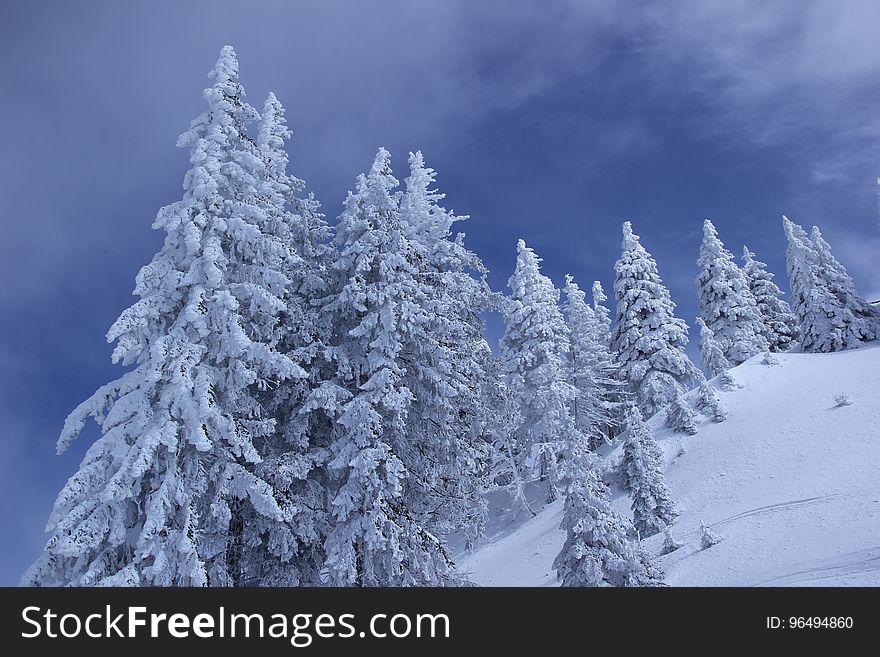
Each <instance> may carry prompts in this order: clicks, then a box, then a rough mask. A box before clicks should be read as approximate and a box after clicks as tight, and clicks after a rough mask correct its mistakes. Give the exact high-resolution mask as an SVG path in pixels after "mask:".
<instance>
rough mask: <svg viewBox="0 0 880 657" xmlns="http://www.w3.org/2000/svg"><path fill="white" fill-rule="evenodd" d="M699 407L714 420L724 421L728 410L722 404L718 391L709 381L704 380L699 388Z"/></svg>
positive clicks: (697, 404)
mask: <svg viewBox="0 0 880 657" xmlns="http://www.w3.org/2000/svg"><path fill="white" fill-rule="evenodd" d="M696 406H697V409H698V410H699V411H700V412H701V413H703V414H704V415H706V416H708V417H709V418H710V419H711V420H712V421H713V422H724V420H726V419H727V411H726V410H725V409H724V407H723V406H722V405H721V400H720V399H719V398H718V393H716V392H715V389H714V388H713V387H712V384H711V383H709V382H708V381H703V383H701V384H700V387H699V388H698V389H697V403H696Z"/></svg>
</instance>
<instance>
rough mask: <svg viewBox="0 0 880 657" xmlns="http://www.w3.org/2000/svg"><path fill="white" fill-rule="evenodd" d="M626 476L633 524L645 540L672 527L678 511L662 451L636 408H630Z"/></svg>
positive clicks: (624, 452) (625, 448)
mask: <svg viewBox="0 0 880 657" xmlns="http://www.w3.org/2000/svg"><path fill="white" fill-rule="evenodd" d="M625 436H626V437H625V439H624V443H623V473H624V478H625V482H626V487H627V489H628V490H629V492H630V497H631V498H632V511H633V525H634V526H635V528H636V529H637V530H638V531H639V535H640V536H641V538H647V537H648V536H653V535H654V534H656V533H657V532H659V531H660V530H662V529H663V528H664V527H665V526H667V525H670V524H672V522H673V521H674V520H675V519H676V518H677V517H678V511H677V510H676V509H675V504H674V503H673V502H672V495H671V494H670V492H669V488H668V487H667V486H666V480H665V477H664V476H663V470H662V468H661V465H660V462H661V452H660V448H659V447H658V446H657V443H656V442H654V437H653V436H652V435H651V432H650V431H649V430H648V427H646V426H645V422H644V420H643V419H642V414H641V413H640V412H639V409H638V408H636V407H634V406H633V407H631V408H629V409H627V413H626V434H625Z"/></svg>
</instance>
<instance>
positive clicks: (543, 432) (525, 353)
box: [501, 240, 577, 500]
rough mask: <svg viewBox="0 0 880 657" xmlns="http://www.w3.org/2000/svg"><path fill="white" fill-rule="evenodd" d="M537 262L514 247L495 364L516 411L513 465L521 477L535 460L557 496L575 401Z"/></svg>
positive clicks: (561, 332)
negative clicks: (518, 412)
mask: <svg viewBox="0 0 880 657" xmlns="http://www.w3.org/2000/svg"><path fill="white" fill-rule="evenodd" d="M540 262H541V260H540V258H538V256H537V255H535V252H534V251H532V250H531V249H530V248H528V247H527V246H526V243H525V242H524V241H523V240H520V241H519V243H518V245H517V260H516V269H515V271H514V273H513V275H512V276H511V277H510V280H509V282H508V285H509V286H510V289H511V291H512V295H511V299H510V301H509V305H508V308H507V312H506V313H505V320H506V324H507V328H506V330H505V332H504V335H503V336H502V338H501V360H502V362H503V363H504V366H505V371H506V381H507V386H508V387H509V388H510V390H511V393H512V394H513V395H514V398H515V400H516V403H517V405H518V406H519V407H520V409H521V413H522V424H521V425H520V426H519V427H518V428H517V430H516V432H515V434H514V440H515V454H516V460H517V463H518V464H519V467H520V469H521V471H522V472H523V473H524V474H525V473H527V471H528V469H529V465H530V463H531V462H532V461H533V460H535V461H536V462H537V463H536V466H535V467H536V469H537V470H538V472H537V473H536V474H538V475H539V476H540V478H541V479H544V480H547V481H548V483H549V486H550V495H549V497H550V499H551V500H552V499H555V497H556V495H557V490H556V486H557V481H558V478H559V473H558V472H557V470H556V465H557V459H558V455H559V454H560V452H561V450H562V446H563V441H564V439H565V437H566V436H567V435H568V434H569V433H570V432H572V431H573V430H574V425H573V421H572V417H571V413H570V408H571V405H572V403H573V402H574V400H575V399H576V397H577V391H576V390H575V388H574V386H573V385H571V383H569V382H568V380H567V377H566V372H565V358H566V357H567V355H568V353H569V349H570V344H569V340H568V334H567V329H566V326H565V321H564V320H563V317H562V313H561V312H560V310H559V307H558V302H559V291H558V290H557V289H556V288H555V287H553V283H552V282H551V281H550V279H549V278H547V277H546V276H544V275H543V274H541V270H540Z"/></svg>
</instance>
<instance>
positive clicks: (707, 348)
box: [697, 317, 736, 390]
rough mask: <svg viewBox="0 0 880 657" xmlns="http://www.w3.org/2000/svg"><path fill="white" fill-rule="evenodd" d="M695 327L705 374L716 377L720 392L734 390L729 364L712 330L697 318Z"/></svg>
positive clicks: (734, 382)
mask: <svg viewBox="0 0 880 657" xmlns="http://www.w3.org/2000/svg"><path fill="white" fill-rule="evenodd" d="M697 326H699V328H700V358H701V359H702V361H703V367H704V368H705V369H706V373H707V374H708V375H709V376H710V377H714V376H717V377H718V381H719V383H720V385H721V389H722V390H732V389H734V388H735V387H736V381H735V380H734V378H733V375H732V374H731V373H730V362H729V361H728V360H727V358H725V356H724V352H723V351H722V350H721V345H719V344H718V341H717V340H715V335H714V334H713V333H712V329H710V328H709V327H708V326H706V322H704V321H703V318H702V317H697Z"/></svg>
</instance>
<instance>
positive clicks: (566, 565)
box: [553, 438, 663, 586]
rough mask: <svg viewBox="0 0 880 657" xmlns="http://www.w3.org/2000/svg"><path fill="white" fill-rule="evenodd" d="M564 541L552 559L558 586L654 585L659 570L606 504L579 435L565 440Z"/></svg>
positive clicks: (627, 524) (593, 461)
mask: <svg viewBox="0 0 880 657" xmlns="http://www.w3.org/2000/svg"><path fill="white" fill-rule="evenodd" d="M566 461H567V462H568V464H569V466H568V468H569V469H568V477H567V488H566V495H565V509H564V515H563V519H562V529H564V530H565V532H566V539H565V544H564V545H563V546H562V550H561V551H560V552H559V554H558V555H557V556H556V559H555V560H554V562H553V568H554V569H555V570H556V573H557V576H558V578H559V580H560V582H561V583H562V586H657V585H660V584H661V583H662V579H663V573H662V571H660V569H659V568H658V567H657V566H656V565H655V564H654V562H653V561H652V560H651V558H650V557H649V555H648V554H647V553H646V552H645V551H644V550H641V549H640V547H639V545H638V543H637V542H636V541H635V540H634V538H635V537H634V534H635V529H634V528H633V526H632V524H631V523H630V522H629V521H628V520H626V519H625V518H623V517H622V516H621V515H620V514H618V513H617V512H616V511H615V510H614V508H613V507H612V505H611V500H610V494H609V491H608V487H607V486H606V485H605V484H604V483H603V482H602V480H601V479H600V478H599V476H598V474H597V473H596V467H595V466H596V457H595V455H593V454H592V453H591V452H589V450H587V449H586V445H585V444H584V443H583V441H578V440H577V439H576V438H575V439H569V440H568V441H566Z"/></svg>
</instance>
